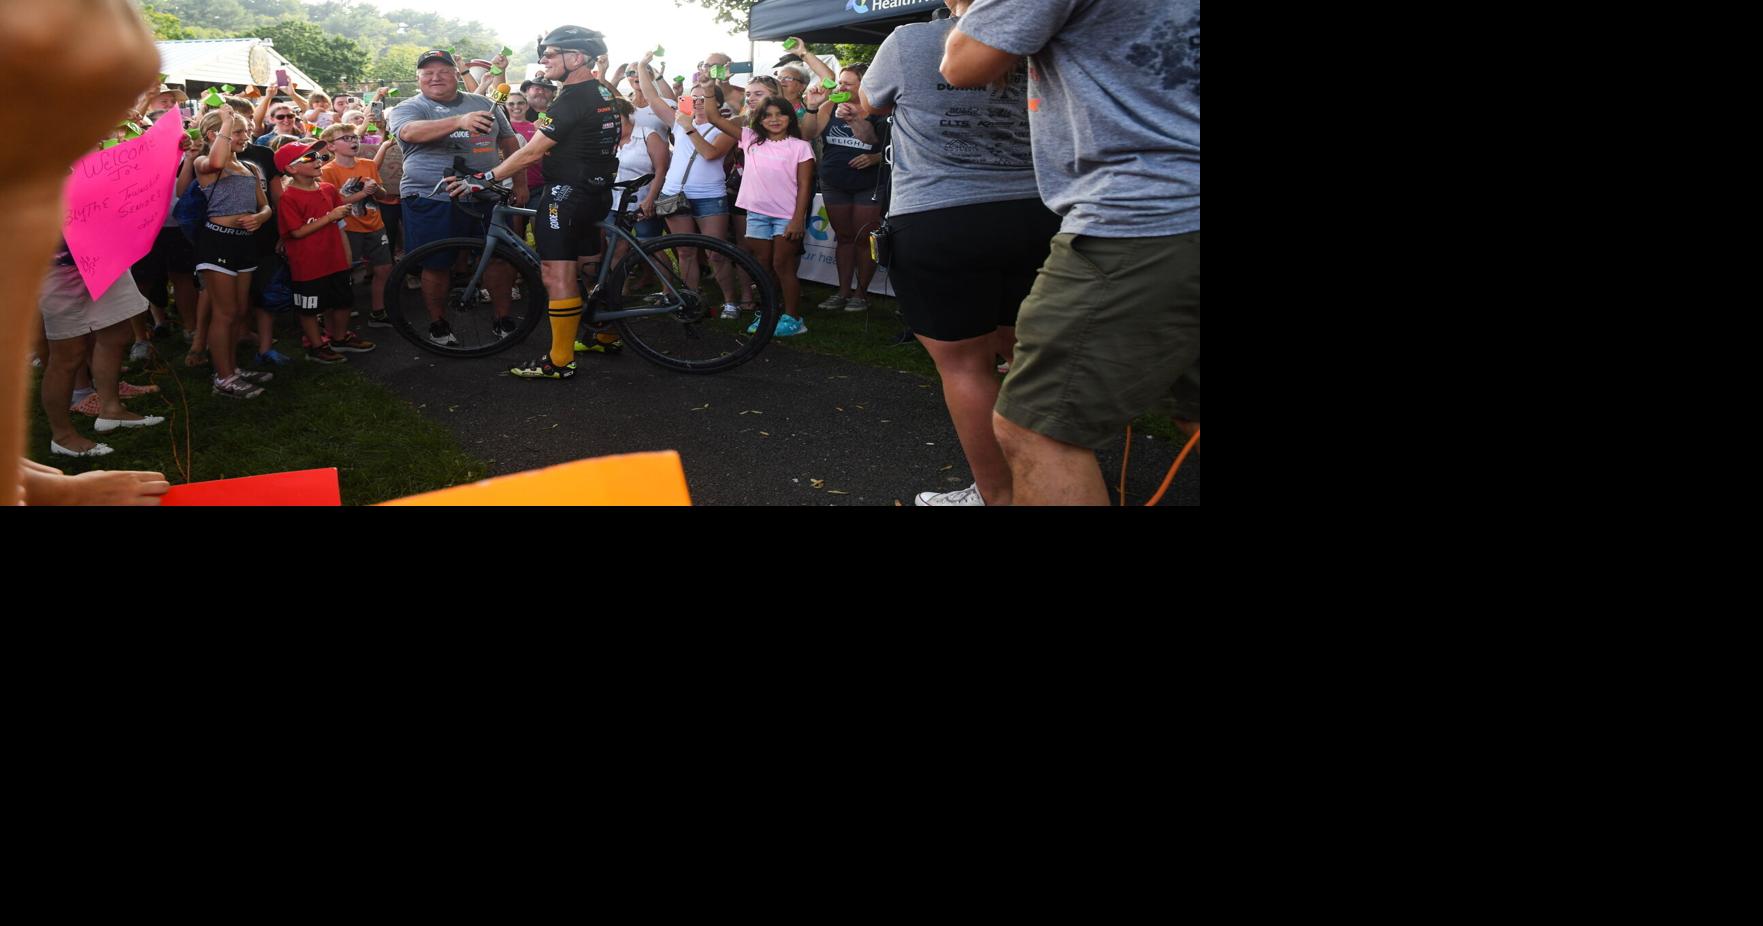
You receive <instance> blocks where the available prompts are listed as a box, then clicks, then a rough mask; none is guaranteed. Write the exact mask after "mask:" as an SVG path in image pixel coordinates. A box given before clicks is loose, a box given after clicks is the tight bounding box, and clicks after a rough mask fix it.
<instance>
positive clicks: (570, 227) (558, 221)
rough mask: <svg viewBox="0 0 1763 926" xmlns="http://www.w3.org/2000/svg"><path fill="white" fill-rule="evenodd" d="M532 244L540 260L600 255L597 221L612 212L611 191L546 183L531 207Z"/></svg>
mask: <svg viewBox="0 0 1763 926" xmlns="http://www.w3.org/2000/svg"><path fill="white" fill-rule="evenodd" d="M534 208H536V209H537V210H538V214H537V215H534V216H533V242H534V243H536V244H537V245H538V246H539V259H540V260H576V259H577V258H582V257H593V256H594V255H596V254H598V253H600V220H601V219H602V218H605V217H606V213H608V212H610V211H612V191H611V190H608V189H605V188H602V187H576V186H569V185H568V184H562V183H548V184H546V185H545V186H544V188H543V191H542V192H540V194H539V200H538V202H537V203H536V204H534Z"/></svg>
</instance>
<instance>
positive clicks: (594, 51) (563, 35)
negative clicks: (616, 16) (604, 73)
mask: <svg viewBox="0 0 1763 926" xmlns="http://www.w3.org/2000/svg"><path fill="white" fill-rule="evenodd" d="M551 46H556V47H558V48H565V49H569V50H571V51H579V52H581V53H582V54H585V55H587V56H588V60H590V61H592V60H593V59H595V58H598V57H600V56H601V55H604V54H606V37H605V36H603V35H601V34H600V33H598V32H595V31H594V30H592V29H583V28H582V27H581V26H558V27H557V28H555V29H552V30H551V32H550V34H549V35H546V36H545V37H544V38H542V39H540V40H539V51H538V53H539V54H541V55H542V54H544V53H545V49H546V48H548V47H551Z"/></svg>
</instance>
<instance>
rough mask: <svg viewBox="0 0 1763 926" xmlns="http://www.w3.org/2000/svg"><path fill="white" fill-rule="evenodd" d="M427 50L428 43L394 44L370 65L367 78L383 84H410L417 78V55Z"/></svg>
mask: <svg viewBox="0 0 1763 926" xmlns="http://www.w3.org/2000/svg"><path fill="white" fill-rule="evenodd" d="M425 51H428V46H427V45H411V44H409V43H407V42H405V43H400V44H397V45H393V46H391V47H390V48H387V49H386V50H385V53H384V54H382V55H380V56H379V58H378V59H376V60H375V61H374V63H373V64H371V65H369V66H368V68H367V79H368V80H369V81H370V82H372V83H376V84H382V85H384V84H396V83H405V84H409V83H410V82H411V81H414V80H415V79H416V57H417V56H418V55H420V54H422V53H423V52H425ZM406 89H408V88H406Z"/></svg>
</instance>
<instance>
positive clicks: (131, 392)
mask: <svg viewBox="0 0 1763 926" xmlns="http://www.w3.org/2000/svg"><path fill="white" fill-rule="evenodd" d="M158 391H159V387H158V386H154V385H151V384H149V385H146V386H137V385H135V384H134V383H117V384H116V396H117V398H119V399H132V398H134V397H135V396H142V395H152V394H153V393H155V392H158Z"/></svg>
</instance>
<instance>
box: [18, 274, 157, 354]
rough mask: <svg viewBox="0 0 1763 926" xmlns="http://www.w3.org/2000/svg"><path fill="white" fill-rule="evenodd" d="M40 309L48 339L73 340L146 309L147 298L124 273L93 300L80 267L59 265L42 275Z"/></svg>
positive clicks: (38, 301) (38, 300) (123, 320)
mask: <svg viewBox="0 0 1763 926" xmlns="http://www.w3.org/2000/svg"><path fill="white" fill-rule="evenodd" d="M37 310H38V311H39V312H41V313H42V315H43V333H44V334H45V335H47V336H48V338H49V340H51V341H71V340H73V339H74V338H78V337H83V336H85V335H88V334H91V333H92V332H94V331H103V330H104V329H106V328H108V327H110V326H111V325H114V324H116V323H117V322H126V321H128V320H129V319H131V318H134V317H135V316H136V315H139V314H141V313H142V312H145V311H147V297H146V296H143V295H141V291H140V290H139V289H136V288H135V281H134V278H132V277H130V276H129V275H128V274H126V273H125V274H123V275H122V276H119V277H117V278H116V282H114V283H112V284H110V288H109V289H107V290H105V291H104V293H103V295H100V296H99V297H98V298H97V299H93V298H92V296H91V294H90V293H88V292H86V282H85V280H84V279H83V278H81V276H80V272H79V270H77V269H76V268H73V267H64V266H61V265H59V264H57V265H56V266H54V267H53V268H51V269H50V271H49V274H48V275H47V276H45V277H44V278H43V286H42V289H41V290H39V291H38V293H37Z"/></svg>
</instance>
